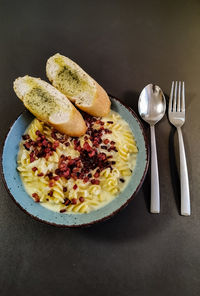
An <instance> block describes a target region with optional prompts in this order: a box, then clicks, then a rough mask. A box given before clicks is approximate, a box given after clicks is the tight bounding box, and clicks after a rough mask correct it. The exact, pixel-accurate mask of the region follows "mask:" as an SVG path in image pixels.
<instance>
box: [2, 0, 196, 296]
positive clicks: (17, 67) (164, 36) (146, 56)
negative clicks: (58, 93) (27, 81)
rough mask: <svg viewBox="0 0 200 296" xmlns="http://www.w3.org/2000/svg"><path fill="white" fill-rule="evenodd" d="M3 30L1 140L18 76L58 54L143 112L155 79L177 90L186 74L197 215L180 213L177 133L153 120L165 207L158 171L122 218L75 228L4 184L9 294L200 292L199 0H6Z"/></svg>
mask: <svg viewBox="0 0 200 296" xmlns="http://www.w3.org/2000/svg"><path fill="white" fill-rule="evenodd" d="M0 37H1V41H0V100H1V108H0V119H1V133H0V137H1V146H2V142H3V139H4V137H5V135H6V133H7V131H8V128H9V126H10V124H11V123H12V122H13V121H14V119H15V118H16V117H17V116H18V114H19V113H20V112H21V111H22V110H23V105H22V103H21V102H20V100H19V99H18V98H17V97H16V95H15V94H14V92H13V89H12V82H13V80H14V79H15V78H16V77H18V76H23V75H25V74H29V75H32V76H36V77H41V78H43V79H46V78H45V63H46V60H47V58H48V57H49V56H50V55H53V54H55V53H56V52H59V53H61V54H64V55H66V56H68V57H70V58H71V59H73V60H75V61H76V62H77V63H78V64H80V65H81V66H82V67H83V68H84V69H85V70H86V71H87V72H88V73H89V74H90V75H91V76H92V77H93V78H95V80H97V81H98V82H99V83H100V84H101V85H102V86H103V87H104V88H105V89H106V90H107V92H109V93H111V94H113V95H115V96H116V97H118V98H120V99H121V100H122V101H123V102H125V103H127V104H128V105H130V106H131V107H132V108H133V109H134V110H135V111H136V112H137V101H138V95H139V93H140V91H141V90H142V88H143V87H144V86H145V85H146V84H148V83H150V82H153V83H156V84H158V85H159V86H160V87H161V88H162V89H163V91H164V92H165V94H166V95H169V92H170V87H171V81H172V80H184V81H185V83H186V100H187V102H186V107H187V109H186V111H187V114H186V115H187V118H186V123H185V125H184V127H183V133H184V140H185V147H186V154H187V161H188V169H189V178H190V188H191V202H192V215H191V217H182V216H180V214H179V209H178V208H179V200H178V196H179V192H178V191H179V190H178V188H179V186H178V179H177V171H176V167H175V155H177V148H178V146H177V135H176V132H175V130H174V129H173V128H172V127H171V126H170V124H169V122H168V119H167V117H166V116H165V117H164V119H163V120H162V121H161V122H160V123H159V124H158V125H157V126H156V136H157V150H158V161H159V169H160V187H161V188H160V189H161V213H160V214H159V215H154V214H150V213H149V211H148V208H149V198H150V186H149V183H150V179H149V176H148V177H147V178H146V180H145V183H144V185H143V187H142V189H141V190H140V192H139V193H138V194H137V196H136V197H135V199H134V200H133V201H132V202H131V203H130V204H129V206H128V207H127V208H126V209H124V210H123V211H122V212H121V213H119V214H117V215H116V216H115V217H114V218H112V219H110V220H109V221H107V222H104V223H100V224H97V225H95V226H92V227H90V228H86V229H70V230H68V229H62V228H56V227H53V226H49V225H45V224H42V223H40V222H37V221H35V220H33V219H31V218H30V217H29V216H28V215H26V214H24V213H23V212H22V211H21V210H20V209H19V208H18V207H17V206H16V205H15V204H14V203H13V201H12V200H11V198H10V196H9V195H8V193H7V192H6V190H5V188H4V186H3V184H2V182H1V184H0V190H1V195H0V295H1V296H7V295H16V296H17V295H20V296H21V295H30V296H32V295H41V296H43V295H44V296H46V295H70V296H73V295H75V296H79V295H80V296H85V295H95V296H98V295H99V296H100V295H105V296H107V295H120V296H126V295H127V296H129V295H136V296H140V295H141V296H143V295H145V296H146V295H154V296H157V295H158V296H160V295H162V296H165V295H166V296H167V295H172V296H173V295H176V296H177V295H190V296H194V295H195V296H196V295H200V278H199V277H200V251H199V248H200V228H199V226H200V196H199V189H200V182H199V174H200V164H199V163H200V153H199V147H200V137H199V127H200V126H199V116H200V115H199V114H200V103H199V99H200V2H199V1H125V0H124V1H94V0H93V1H80V0H79V1H78V0H76V1H59V0H54V1H37V0H34V1H27V0H26V1H20V0H19V1H0ZM146 127H147V126H146ZM177 165H178V163H177Z"/></svg>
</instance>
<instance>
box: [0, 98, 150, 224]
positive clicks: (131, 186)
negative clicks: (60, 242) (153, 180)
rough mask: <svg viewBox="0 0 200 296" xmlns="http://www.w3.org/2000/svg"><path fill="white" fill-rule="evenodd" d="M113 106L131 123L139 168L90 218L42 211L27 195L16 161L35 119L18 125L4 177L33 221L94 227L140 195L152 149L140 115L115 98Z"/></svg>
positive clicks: (8, 144) (8, 145)
mask: <svg viewBox="0 0 200 296" xmlns="http://www.w3.org/2000/svg"><path fill="white" fill-rule="evenodd" d="M111 102H112V107H111V108H112V109H113V110H114V111H116V112H118V113H119V114H120V115H121V116H122V118H123V119H125V120H126V121H127V122H128V124H129V126H130V128H131V130H132V131H133V133H134V135H135V139H136V142H137V147H138V150H139V152H138V156H137V162H136V167H135V170H134V172H133V174H132V176H131V180H130V182H129V183H128V185H127V187H126V188H125V190H124V191H123V192H121V193H120V194H119V195H118V196H117V197H116V198H115V199H114V200H113V201H112V202H111V203H109V204H108V205H106V206H104V207H103V208H100V209H98V210H96V211H92V212H91V213H88V214H61V213H56V212H53V211H50V210H48V209H46V208H44V207H42V206H41V205H40V204H39V203H35V202H34V201H33V199H32V198H31V197H30V196H29V195H28V194H27V193H26V191H25V189H24V187H23V184H22V182H21V179H20V175H19V173H18V171H17V169H16V166H17V164H16V161H17V154H18V149H19V142H20V141H21V136H22V134H24V131H25V130H26V128H27V126H28V125H29V124H30V122H31V121H32V120H33V118H34V117H33V115H32V114H31V113H29V112H28V111H27V110H26V111H24V112H23V113H22V114H21V115H20V116H19V117H18V118H17V120H16V121H15V122H14V124H13V125H12V127H11V128H10V130H9V132H8V134H7V137H6V140H5V143H4V147H3V153H2V174H3V178H4V181H5V185H6V187H7V189H8V191H9V193H10V195H11V197H12V198H13V200H14V201H15V203H16V204H17V205H18V206H19V207H20V208H21V209H22V210H24V211H25V212H26V213H27V214H29V215H30V216H31V217H32V218H34V219H37V220H39V221H41V222H45V223H49V224H52V225H56V226H64V227H78V226H85V225H91V224H93V223H96V222H99V221H103V220H105V219H108V218H109V217H111V216H113V215H114V214H115V213H117V212H118V211H119V210H120V209H122V208H124V207H125V206H126V205H127V203H128V202H129V201H130V200H131V199H132V198H133V197H134V196H135V194H136V193H137V192H138V190H139V189H140V187H141V186H142V183H143V181H144V178H145V175H146V172H147V169H148V164H149V148H148V144H147V139H146V136H145V133H144V129H143V127H142V125H141V123H140V121H139V119H138V118H137V116H136V114H135V113H134V112H133V111H132V110H131V109H130V108H128V107H126V106H125V105H124V104H122V103H121V102H120V101H119V100H117V99H115V98H113V97H111Z"/></svg>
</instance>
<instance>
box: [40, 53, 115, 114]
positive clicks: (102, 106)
mask: <svg viewBox="0 0 200 296" xmlns="http://www.w3.org/2000/svg"><path fill="white" fill-rule="evenodd" d="M46 74H47V77H48V79H49V80H50V81H51V83H52V84H53V86H55V87H56V88H57V89H58V90H59V91H61V92H62V93H63V94H65V95H66V96H67V97H68V98H69V99H70V100H71V101H72V102H74V103H75V105H76V106H77V107H78V108H80V109H81V110H83V111H85V112H87V113H89V114H91V115H93V116H97V117H101V116H106V115H107V114H108V113H109V111H110V105H111V103H110V99H109V97H108V95H107V93H106V92H105V90H104V89H103V88H102V87H101V86H100V85H99V84H98V83H97V82H96V81H95V80H94V79H93V78H91V77H90V76H89V75H88V74H87V73H86V72H85V71H84V70H83V69H82V68H81V67H79V66H78V65H77V64H76V63H75V62H73V61H72V60H70V59H69V58H67V57H65V56H63V55H60V54H59V53H57V54H55V55H54V56H52V57H50V58H49V59H48V61H47V64H46Z"/></svg>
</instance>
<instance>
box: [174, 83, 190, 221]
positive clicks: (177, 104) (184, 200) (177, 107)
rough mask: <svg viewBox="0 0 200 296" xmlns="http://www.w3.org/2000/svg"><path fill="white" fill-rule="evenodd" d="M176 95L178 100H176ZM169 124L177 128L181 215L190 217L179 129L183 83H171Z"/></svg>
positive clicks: (182, 115)
mask: <svg viewBox="0 0 200 296" xmlns="http://www.w3.org/2000/svg"><path fill="white" fill-rule="evenodd" d="M177 86H178V87H177ZM177 93H178V99H177ZM168 115H169V120H170V122H171V123H172V124H173V125H174V126H175V127H176V128H177V132H178V141H179V154H180V181H181V215H184V216H190V213H191V210H190V191H189V181H188V169H187V162H186V156H185V148H184V142H183V135H182V131H181V127H182V125H183V124H184V122H185V83H184V82H182V83H181V81H179V83H178V82H177V81H176V82H175V87H174V81H173V82H172V87H171V94H170V100H169V110H168Z"/></svg>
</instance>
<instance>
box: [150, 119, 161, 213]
mask: <svg viewBox="0 0 200 296" xmlns="http://www.w3.org/2000/svg"><path fill="white" fill-rule="evenodd" d="M150 130H151V208H150V211H151V213H154V214H156V213H160V189H159V178H158V160H157V149H156V138H155V127H154V125H151V127H150Z"/></svg>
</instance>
